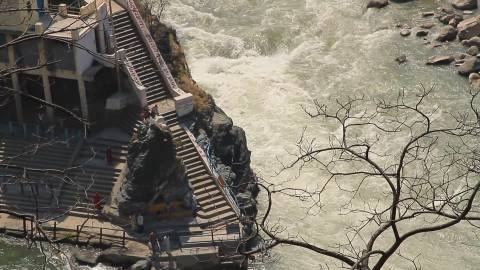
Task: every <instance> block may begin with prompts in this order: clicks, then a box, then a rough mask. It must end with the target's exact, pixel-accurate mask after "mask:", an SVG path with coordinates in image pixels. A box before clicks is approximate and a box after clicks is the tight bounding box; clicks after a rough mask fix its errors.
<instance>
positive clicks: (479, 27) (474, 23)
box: [457, 16, 480, 40]
mask: <svg viewBox="0 0 480 270" xmlns="http://www.w3.org/2000/svg"><path fill="white" fill-rule="evenodd" d="M457 29H458V38H459V39H460V40H464V39H469V38H472V37H475V36H478V35H480V16H475V17H472V18H468V19H466V20H463V21H461V22H460V23H459V24H458V26H457Z"/></svg>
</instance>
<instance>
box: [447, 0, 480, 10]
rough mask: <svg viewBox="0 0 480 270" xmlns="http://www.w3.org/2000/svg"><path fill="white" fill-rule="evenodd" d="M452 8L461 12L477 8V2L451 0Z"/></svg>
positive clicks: (475, 0) (473, 0)
mask: <svg viewBox="0 0 480 270" xmlns="http://www.w3.org/2000/svg"><path fill="white" fill-rule="evenodd" d="M451 1H452V6H453V7H454V8H456V9H460V10H468V9H474V8H477V0H451Z"/></svg>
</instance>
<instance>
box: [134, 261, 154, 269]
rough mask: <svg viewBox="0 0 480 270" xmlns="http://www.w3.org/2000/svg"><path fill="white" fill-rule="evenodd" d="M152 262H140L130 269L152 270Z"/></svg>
mask: <svg viewBox="0 0 480 270" xmlns="http://www.w3.org/2000/svg"><path fill="white" fill-rule="evenodd" d="M150 268H152V262H151V261H150V260H140V261H138V262H136V263H135V264H134V265H132V266H131V267H130V269H131V270H150Z"/></svg>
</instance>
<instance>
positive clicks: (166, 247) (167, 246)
mask: <svg viewBox="0 0 480 270" xmlns="http://www.w3.org/2000/svg"><path fill="white" fill-rule="evenodd" d="M162 242H163V244H162V246H163V249H164V250H165V252H166V253H167V254H170V237H169V236H168V234H167V235H165V237H163V241H162Z"/></svg>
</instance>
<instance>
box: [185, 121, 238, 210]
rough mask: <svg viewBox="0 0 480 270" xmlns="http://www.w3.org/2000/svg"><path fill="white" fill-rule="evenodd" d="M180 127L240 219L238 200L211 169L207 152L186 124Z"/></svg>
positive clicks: (220, 177)
mask: <svg viewBox="0 0 480 270" xmlns="http://www.w3.org/2000/svg"><path fill="white" fill-rule="evenodd" d="M180 127H181V128H183V130H185V133H186V134H187V136H188V137H189V139H190V141H191V142H192V143H193V146H194V147H195V150H196V151H197V153H198V155H199V156H200V158H201V159H202V162H203V164H204V165H205V167H206V168H207V169H208V171H209V173H210V175H211V176H212V177H213V179H214V180H215V182H216V184H217V186H218V187H219V188H220V190H221V191H222V195H223V197H224V198H225V199H226V200H227V202H228V204H229V205H230V207H231V208H232V210H233V211H234V212H235V214H236V215H237V217H239V218H240V217H241V212H240V208H239V207H238V204H237V202H236V200H235V199H234V198H233V196H232V194H231V193H230V192H231V191H230V189H229V188H228V185H226V183H225V181H224V180H223V178H222V176H220V175H218V173H217V172H216V171H215V170H214V169H213V168H212V167H211V165H210V162H209V159H208V157H207V155H206V154H205V151H204V150H203V149H202V147H200V145H198V143H197V139H196V138H195V136H193V134H192V133H191V132H190V130H189V129H188V127H187V126H185V125H184V124H180Z"/></svg>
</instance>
